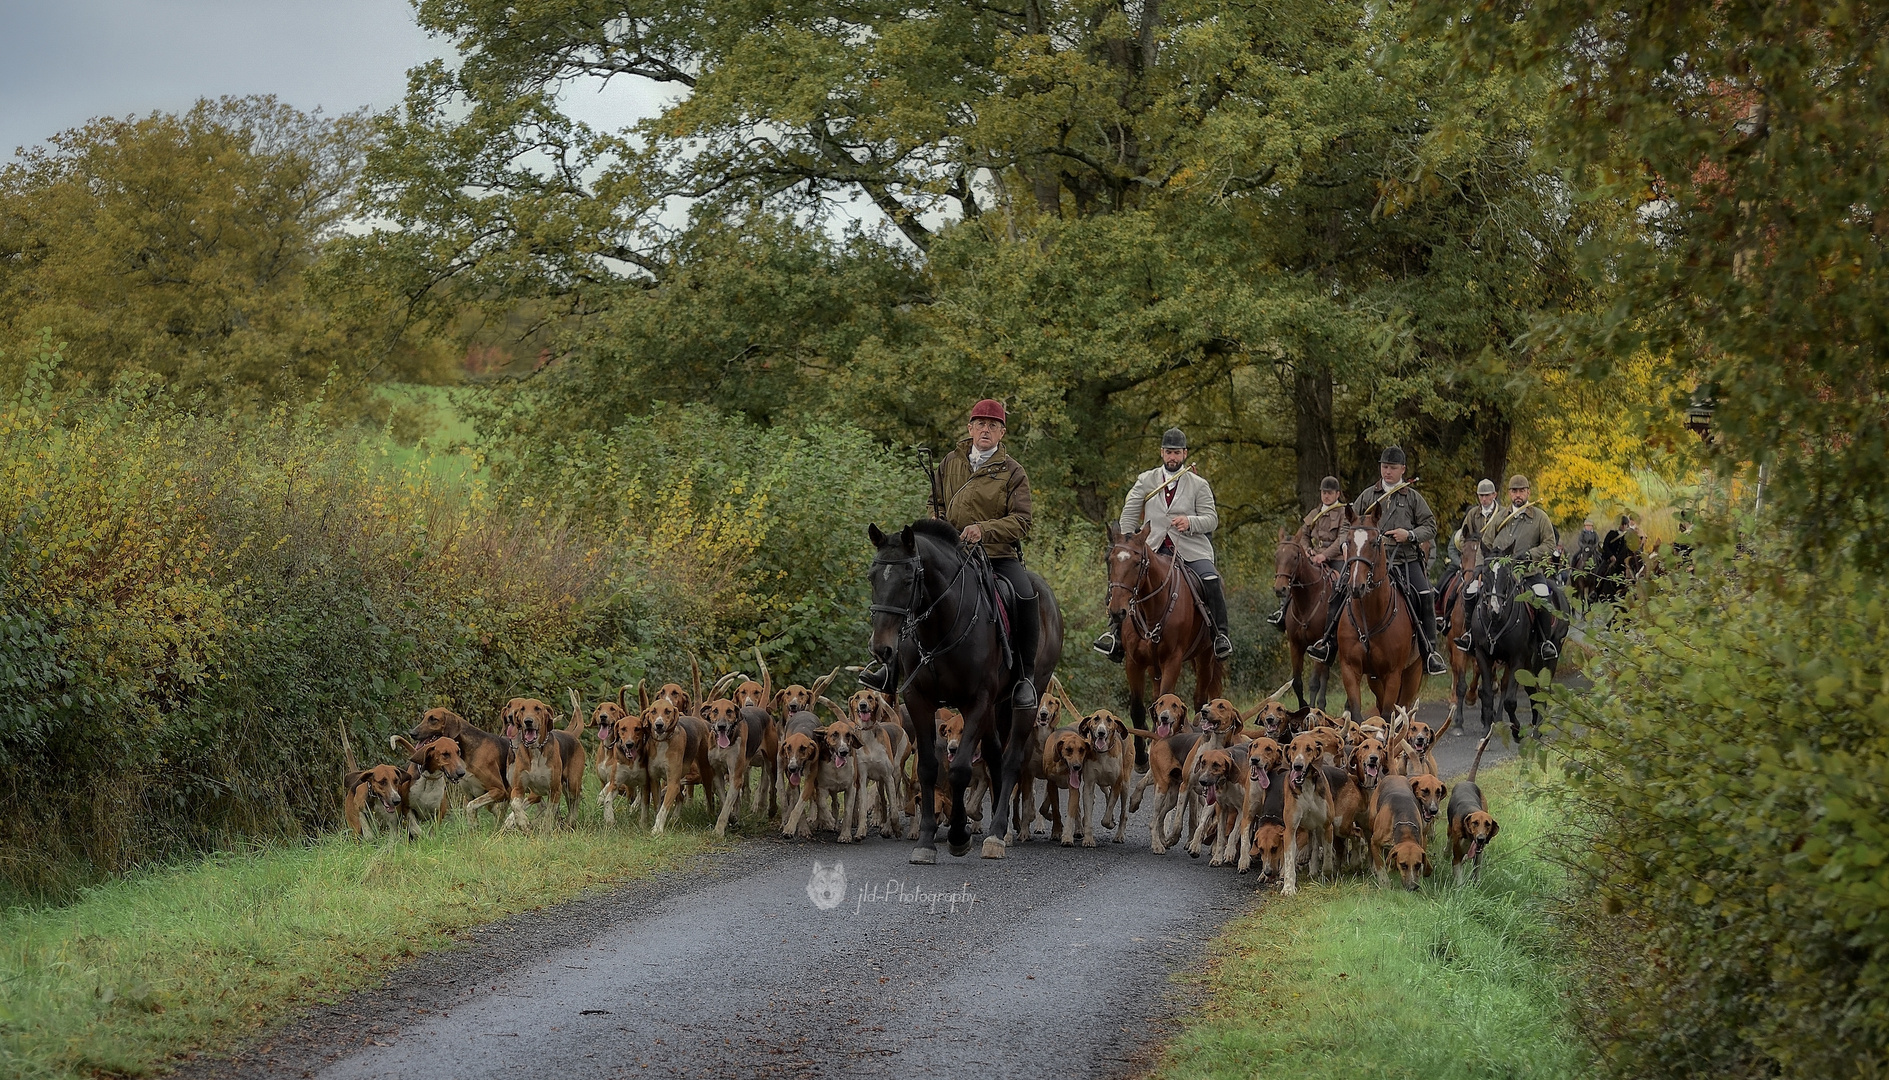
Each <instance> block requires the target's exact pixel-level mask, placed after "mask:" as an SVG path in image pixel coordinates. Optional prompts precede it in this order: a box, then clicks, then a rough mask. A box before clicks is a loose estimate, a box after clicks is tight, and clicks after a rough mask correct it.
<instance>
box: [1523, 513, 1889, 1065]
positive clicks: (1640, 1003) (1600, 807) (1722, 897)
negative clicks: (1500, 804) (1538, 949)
mask: <svg viewBox="0 0 1889 1080" xmlns="http://www.w3.org/2000/svg"><path fill="white" fill-rule="evenodd" d="M1791 565H1792V564H1791V563H1790V561H1789V558H1788V555H1787V554H1786V553H1781V552H1776V551H1771V550H1764V551H1760V552H1756V553H1747V554H1743V555H1741V556H1739V557H1738V558H1735V559H1731V560H1725V559H1716V558H1712V557H1710V556H1703V557H1701V558H1700V559H1699V560H1698V563H1697V569H1696V572H1694V573H1688V574H1676V575H1674V576H1671V577H1669V578H1667V579H1665V580H1664V581H1663V582H1662V583H1661V584H1660V585H1659V587H1658V588H1657V589H1656V590H1655V592H1654V595H1653V596H1652V597H1651V599H1650V600H1649V601H1648V603H1647V606H1646V608H1645V610H1644V612H1643V613H1641V614H1640V615H1639V616H1638V617H1636V618H1635V619H1633V620H1632V621H1631V622H1630V623H1628V624H1626V625H1625V626H1624V627H1623V628H1621V629H1617V630H1612V631H1605V630H1603V631H1598V632H1597V633H1596V634H1595V637H1596V643H1597V644H1598V646H1599V650H1600V651H1599V654H1598V656H1597V657H1596V658H1595V660H1594V662H1593V663H1592V664H1591V665H1590V667H1589V669H1588V670H1589V673H1590V674H1591V675H1592V676H1593V677H1594V680H1595V683H1594V688H1593V690H1592V691H1591V692H1586V693H1568V692H1566V691H1563V692H1561V693H1560V695H1559V699H1558V703H1559V706H1560V708H1561V709H1563V710H1565V711H1566V714H1567V715H1566V719H1568V720H1571V721H1572V722H1573V723H1574V724H1576V725H1579V727H1580V728H1581V729H1584V730H1583V734H1582V735H1581V736H1580V737H1579V738H1577V739H1574V740H1571V741H1570V742H1569V743H1568V744H1567V745H1566V747H1565V753H1566V754H1567V757H1568V758H1569V761H1570V764H1571V766H1572V767H1571V768H1570V770H1569V776H1570V784H1571V791H1572V792H1573V797H1574V798H1575V805H1574V807H1572V810H1573V813H1572V814H1571V816H1570V820H1571V821H1572V822H1575V823H1577V825H1578V828H1576V829H1574V830H1572V831H1571V832H1570V833H1569V836H1568V839H1569V840H1570V841H1573V842H1574V846H1575V854H1576V856H1577V858H1578V865H1580V866H1581V867H1583V868H1584V869H1585V871H1586V872H1587V873H1588V874H1590V875H1591V877H1592V881H1593V884H1594V886H1595V889H1594V896H1595V897H1597V899H1596V900H1595V901H1594V902H1593V906H1592V907H1588V906H1585V903H1584V904H1582V905H1581V906H1577V908H1576V909H1575V914H1576V915H1577V916H1578V918H1577V920H1576V922H1575V925H1576V926H1577V927H1578V928H1579V932H1578V935H1577V936H1578V937H1580V939H1581V944H1582V946H1583V952H1584V955H1585V959H1586V961H1587V970H1588V971H1589V973H1590V975H1589V978H1588V980H1587V983H1586V985H1585V986H1584V987H1583V988H1582V989H1583V992H1582V994H1581V995H1580V1004H1581V1008H1582V1009H1583V1011H1584V1012H1585V1014H1586V1016H1585V1020H1586V1027H1587V1028H1588V1030H1589V1031H1590V1032H1591V1033H1592V1035H1593V1037H1594V1038H1595V1040H1596V1041H1597V1043H1598V1045H1599V1047H1600V1049H1601V1050H1602V1051H1603V1053H1604V1055H1605V1060H1606V1061H1607V1062H1608V1064H1609V1066H1610V1068H1611V1071H1612V1072H1613V1073H1614V1074H1615V1075H1617V1076H1622V1077H1629V1076H1630V1077H1708V1076H1709V1077H1714V1078H1723V1077H1728V1076H1731V1077H1744V1076H1791V1077H1806V1078H1808V1077H1849V1076H1876V1075H1880V1074H1881V1072H1882V1071H1883V1069H1884V1067H1885V1065H1886V1064H1889V995H1886V994H1885V990H1889V862H1886V861H1885V860H1886V859H1889V831H1886V829H1885V814H1884V812H1885V810H1886V809H1889V657H1886V656H1885V652H1884V646H1885V631H1886V630H1889V606H1886V605H1885V599H1889V598H1886V597H1885V595H1884V593H1883V589H1882V584H1881V582H1879V581H1876V580H1872V579H1869V578H1865V577H1862V576H1860V575H1858V574H1856V573H1854V572H1852V571H1845V570H1837V569H1832V570H1830V571H1828V572H1826V573H1825V574H1822V575H1817V576H1807V575H1804V574H1801V573H1798V572H1795V571H1794V570H1793V569H1791Z"/></svg>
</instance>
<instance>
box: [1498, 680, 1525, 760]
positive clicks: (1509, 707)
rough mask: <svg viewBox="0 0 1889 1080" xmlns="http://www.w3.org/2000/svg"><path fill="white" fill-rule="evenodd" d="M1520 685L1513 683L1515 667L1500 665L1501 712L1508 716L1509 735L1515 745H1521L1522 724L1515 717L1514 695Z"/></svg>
mask: <svg viewBox="0 0 1889 1080" xmlns="http://www.w3.org/2000/svg"><path fill="white" fill-rule="evenodd" d="M1521 688H1522V684H1521V683H1519V682H1516V681H1515V665H1514V664H1504V665H1502V711H1503V712H1505V713H1507V714H1508V718H1509V734H1510V735H1513V736H1514V737H1515V745H1516V746H1520V745H1522V722H1521V721H1520V720H1519V719H1517V718H1516V716H1515V694H1516V691H1518V690H1520V689H1521Z"/></svg>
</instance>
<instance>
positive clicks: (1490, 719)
mask: <svg viewBox="0 0 1889 1080" xmlns="http://www.w3.org/2000/svg"><path fill="white" fill-rule="evenodd" d="M1476 678H1477V681H1478V682H1480V683H1481V686H1482V692H1481V693H1480V694H1478V695H1477V700H1476V704H1477V705H1478V706H1479V707H1480V708H1481V710H1482V734H1483V736H1484V737H1485V738H1486V737H1488V734H1489V732H1490V731H1491V730H1493V729H1494V728H1495V694H1494V693H1492V692H1491V688H1492V687H1493V686H1495V660H1494V658H1493V657H1491V656H1489V655H1488V654H1487V653H1485V652H1483V651H1481V650H1477V652H1476Z"/></svg>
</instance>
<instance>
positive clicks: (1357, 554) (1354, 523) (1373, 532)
mask: <svg viewBox="0 0 1889 1080" xmlns="http://www.w3.org/2000/svg"><path fill="white" fill-rule="evenodd" d="M1377 520H1378V519H1377V514H1376V513H1375V512H1373V513H1368V514H1364V515H1362V516H1360V515H1358V514H1356V513H1353V512H1352V510H1351V508H1350V507H1346V508H1345V531H1344V543H1345V546H1344V553H1345V572H1344V585H1345V587H1346V588H1347V589H1348V590H1350V592H1351V595H1353V596H1363V595H1364V594H1365V593H1368V592H1370V591H1371V590H1373V589H1375V588H1377V586H1378V583H1379V582H1381V581H1384V580H1386V579H1388V578H1389V576H1390V564H1389V563H1388V562H1387V561H1386V556H1385V554H1384V537H1383V534H1382V533H1380V532H1379V531H1378V528H1377Z"/></svg>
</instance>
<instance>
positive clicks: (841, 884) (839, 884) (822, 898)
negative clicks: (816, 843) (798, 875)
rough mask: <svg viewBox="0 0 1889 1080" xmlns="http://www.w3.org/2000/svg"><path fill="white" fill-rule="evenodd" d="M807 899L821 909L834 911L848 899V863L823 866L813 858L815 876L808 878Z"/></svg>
mask: <svg viewBox="0 0 1889 1080" xmlns="http://www.w3.org/2000/svg"><path fill="white" fill-rule="evenodd" d="M807 899H809V900H811V901H813V906H814V907H817V908H819V909H820V910H821V911H832V910H833V909H834V908H836V907H839V906H840V901H842V900H844V899H846V864H845V863H838V862H836V863H834V864H833V865H832V866H821V865H820V860H818V859H815V860H813V876H812V877H810V878H808V879H807Z"/></svg>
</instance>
